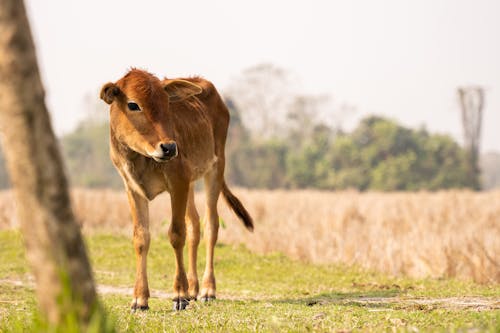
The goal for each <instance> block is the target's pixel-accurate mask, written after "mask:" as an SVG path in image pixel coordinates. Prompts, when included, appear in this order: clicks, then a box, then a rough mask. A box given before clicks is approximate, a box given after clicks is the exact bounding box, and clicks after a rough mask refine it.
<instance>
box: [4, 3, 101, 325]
mask: <svg viewBox="0 0 500 333" xmlns="http://www.w3.org/2000/svg"><path fill="white" fill-rule="evenodd" d="M44 98H45V93H44V90H43V86H42V82H41V79H40V74H39V70H38V65H37V61H36V54H35V48H34V43H33V39H32V36H31V32H30V27H29V23H28V19H27V16H26V10H25V7H24V3H23V1H19V0H0V132H1V134H2V143H3V149H4V152H5V157H6V160H7V167H8V170H9V174H10V178H11V183H12V185H13V187H14V191H15V198H16V204H17V211H18V216H19V221H20V225H21V230H22V232H23V235H24V239H25V244H26V249H27V256H28V260H29V262H30V264H31V267H32V270H33V273H34V275H35V279H36V284H37V296H38V300H39V303H40V307H41V310H42V312H43V313H45V315H46V316H47V318H48V319H49V321H50V322H52V323H56V324H57V323H59V322H60V321H61V320H64V318H65V316H67V315H76V316H77V317H78V319H79V320H80V321H81V322H83V323H85V322H87V321H88V319H89V317H90V316H91V314H92V311H93V309H95V306H96V305H97V303H96V301H97V296H96V292H95V287H94V281H93V277H92V272H91V268H90V265H89V261H88V258H87V254H86V250H85V246H84V243H83V239H82V236H81V233H80V229H79V226H78V225H77V223H76V221H75V218H74V215H73V212H72V209H71V202H70V197H69V194H68V189H67V180H66V177H65V173H64V168H63V163H62V158H61V155H60V152H59V147H58V142H57V140H56V138H55V136H54V133H53V130H52V127H51V123H50V118H49V113H48V111H47V108H46V106H45V101H44Z"/></svg>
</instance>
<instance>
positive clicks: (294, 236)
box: [0, 189, 500, 283]
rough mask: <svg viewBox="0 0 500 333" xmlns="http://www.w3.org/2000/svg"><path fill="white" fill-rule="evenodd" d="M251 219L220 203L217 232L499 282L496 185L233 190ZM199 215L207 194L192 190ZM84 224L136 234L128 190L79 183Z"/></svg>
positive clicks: (294, 252) (156, 225) (6, 208)
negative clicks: (476, 188) (251, 225)
mask: <svg viewBox="0 0 500 333" xmlns="http://www.w3.org/2000/svg"><path fill="white" fill-rule="evenodd" d="M234 192H235V193H236V194H237V195H238V196H239V197H240V199H241V200H242V201H243V202H244V204H245V205H246V206H247V208H248V210H249V211H250V213H251V214H252V215H253V217H254V219H255V231H254V233H253V234H251V233H248V232H247V231H246V230H245V229H244V228H243V226H242V225H241V223H240V222H239V221H237V220H236V218H235V217H234V215H233V214H232V212H230V211H229V209H228V208H227V206H226V205H225V203H224V202H223V201H222V200H221V201H220V203H219V207H220V216H221V219H222V227H221V232H220V237H219V239H220V241H222V242H225V243H233V244H234V243H242V244H245V246H246V247H248V248H249V249H250V250H252V251H256V252H259V253H268V252H275V251H279V252H282V253H285V254H286V255H288V256H290V257H292V258H295V259H300V260H304V261H308V262H313V263H336V262H343V263H347V264H355V265H360V266H362V267H366V268H370V269H375V270H379V271H382V272H386V273H389V274H392V275H408V276H412V277H426V276H429V277H437V278H440V277H443V278H447V277H457V278H461V279H472V280H474V281H476V282H480V283H500V191H495V192H481V193H474V192H469V191H445V192H437V193H428V192H418V193H373V192H372V193H358V192H355V191H346V192H335V193H334V192H320V191H260V190H246V189H235V190H234ZM196 200H197V206H198V208H199V211H200V215H201V216H203V210H204V209H203V208H204V207H203V194H202V193H199V194H197V197H196ZM12 202H13V200H12V196H11V193H9V192H1V193H0V229H5V228H13V227H16V225H17V223H16V220H15V218H14V207H13V203H12ZM73 202H74V208H75V210H76V215H77V218H78V221H79V222H80V223H81V225H82V227H83V230H84V232H86V233H93V232H95V231H97V230H108V231H112V232H114V233H127V234H131V222H130V217H129V213H128V205H127V200H126V196H125V194H124V192H123V191H111V190H83V189H76V190H74V191H73ZM150 216H151V229H152V232H153V233H166V230H167V227H168V223H169V222H168V221H169V220H168V219H169V217H170V204H169V197H168V195H162V196H160V197H159V198H157V199H155V201H153V203H152V204H151V206H150Z"/></svg>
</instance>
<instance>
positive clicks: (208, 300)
mask: <svg viewBox="0 0 500 333" xmlns="http://www.w3.org/2000/svg"><path fill="white" fill-rule="evenodd" d="M213 300H215V296H208V295H205V296H201V301H202V302H211V301H213Z"/></svg>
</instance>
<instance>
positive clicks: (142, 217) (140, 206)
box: [127, 190, 150, 310]
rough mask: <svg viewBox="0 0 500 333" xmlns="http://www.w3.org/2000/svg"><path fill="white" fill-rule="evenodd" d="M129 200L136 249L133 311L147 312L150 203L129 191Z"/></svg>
mask: <svg viewBox="0 0 500 333" xmlns="http://www.w3.org/2000/svg"><path fill="white" fill-rule="evenodd" d="M127 194H128V200H129V204H130V211H131V213H132V221H133V223H134V249H135V258H136V274H135V286H134V299H133V300H132V305H131V308H132V310H137V309H140V310H147V309H148V308H149V307H148V298H149V288H148V276H147V270H146V268H147V255H148V250H149V242H150V236H149V207H148V201H147V200H146V199H145V198H143V197H141V196H140V195H138V194H137V193H135V192H133V191H131V190H128V191H127Z"/></svg>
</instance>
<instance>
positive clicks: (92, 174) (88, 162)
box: [61, 118, 123, 188]
mask: <svg viewBox="0 0 500 333" xmlns="http://www.w3.org/2000/svg"><path fill="white" fill-rule="evenodd" d="M108 141H109V123H108V122H107V121H100V120H93V118H88V119H86V120H84V121H82V122H81V123H80V124H79V125H78V127H77V128H76V129H75V130H74V131H73V132H71V133H68V134H66V135H64V136H63V137H62V138H61V146H62V150H63V154H64V157H65V159H66V161H68V163H67V168H68V174H69V176H70V180H71V184H72V185H73V186H83V187H101V188H102V187H111V188H121V186H122V184H123V183H122V180H121V178H120V176H119V175H118V173H117V172H116V169H115V168H114V167H113V164H112V163H111V160H110V158H109V145H108V144H107V143H108Z"/></svg>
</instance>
